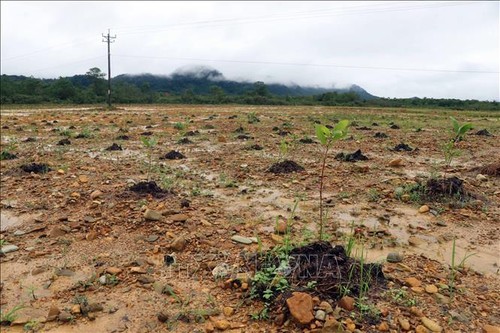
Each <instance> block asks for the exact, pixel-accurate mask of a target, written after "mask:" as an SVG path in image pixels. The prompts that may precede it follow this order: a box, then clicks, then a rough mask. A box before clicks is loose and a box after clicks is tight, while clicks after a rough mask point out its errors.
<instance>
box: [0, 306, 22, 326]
mask: <svg viewBox="0 0 500 333" xmlns="http://www.w3.org/2000/svg"><path fill="white" fill-rule="evenodd" d="M21 309H24V305H22V304H18V305H16V306H14V307H13V308H12V309H10V310H9V311H7V312H5V313H4V312H3V311H2V310H0V323H7V324H11V323H12V322H13V321H14V320H16V318H17V314H16V313H17V312H18V311H19V310H21Z"/></svg>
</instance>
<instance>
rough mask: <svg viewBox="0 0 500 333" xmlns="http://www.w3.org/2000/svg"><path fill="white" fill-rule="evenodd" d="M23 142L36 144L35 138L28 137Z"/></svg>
mask: <svg viewBox="0 0 500 333" xmlns="http://www.w3.org/2000/svg"><path fill="white" fill-rule="evenodd" d="M23 142H36V138H32V137H29V138H27V139H26V140H23Z"/></svg>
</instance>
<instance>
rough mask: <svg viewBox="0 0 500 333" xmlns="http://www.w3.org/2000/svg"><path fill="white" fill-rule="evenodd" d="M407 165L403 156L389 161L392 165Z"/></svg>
mask: <svg viewBox="0 0 500 333" xmlns="http://www.w3.org/2000/svg"><path fill="white" fill-rule="evenodd" d="M404 165H405V162H404V160H403V159H402V158H395V159H393V160H391V161H390V162H389V166H390V167H402V166H404Z"/></svg>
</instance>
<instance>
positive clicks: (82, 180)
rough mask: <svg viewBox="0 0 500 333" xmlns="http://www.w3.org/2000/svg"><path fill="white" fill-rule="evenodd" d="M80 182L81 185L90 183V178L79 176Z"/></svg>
mask: <svg viewBox="0 0 500 333" xmlns="http://www.w3.org/2000/svg"><path fill="white" fill-rule="evenodd" d="M78 181H79V182H80V183H88V182H89V177H88V176H86V175H80V176H78Z"/></svg>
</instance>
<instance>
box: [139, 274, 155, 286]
mask: <svg viewBox="0 0 500 333" xmlns="http://www.w3.org/2000/svg"><path fill="white" fill-rule="evenodd" d="M137 281H139V282H140V283H142V284H150V283H154V282H155V279H154V278H153V277H152V276H150V275H139V277H138V278H137Z"/></svg>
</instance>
